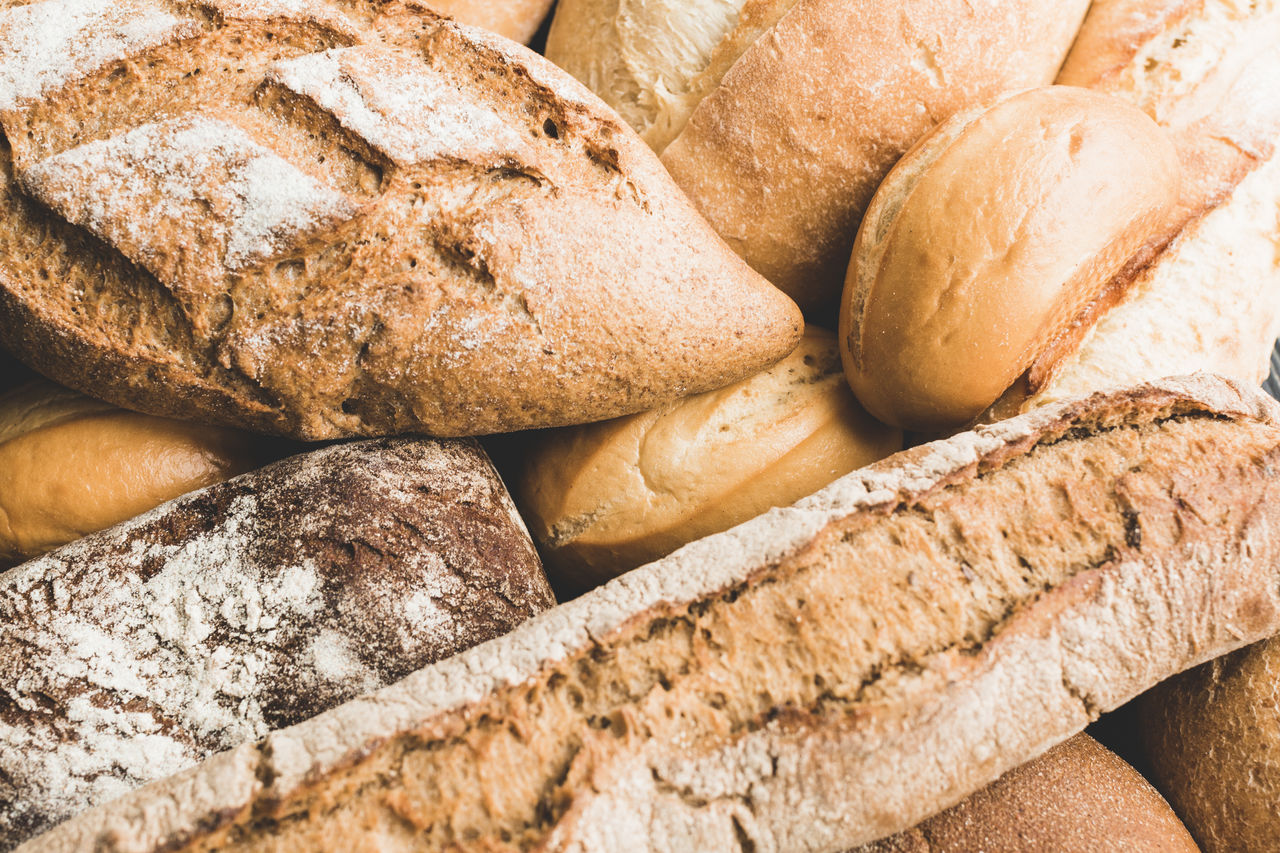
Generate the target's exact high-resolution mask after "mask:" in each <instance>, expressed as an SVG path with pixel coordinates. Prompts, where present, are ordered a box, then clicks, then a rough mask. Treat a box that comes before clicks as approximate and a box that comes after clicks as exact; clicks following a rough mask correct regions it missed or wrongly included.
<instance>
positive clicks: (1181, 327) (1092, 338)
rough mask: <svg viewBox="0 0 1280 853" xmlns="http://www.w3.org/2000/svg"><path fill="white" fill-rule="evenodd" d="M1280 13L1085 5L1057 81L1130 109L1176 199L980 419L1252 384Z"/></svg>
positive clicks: (1271, 308) (1271, 214)
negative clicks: (1161, 131)
mask: <svg viewBox="0 0 1280 853" xmlns="http://www.w3.org/2000/svg"><path fill="white" fill-rule="evenodd" d="M1278 43H1280V3H1276V2H1275V0H1259V2H1250V3H1238V2H1233V0H1205V2H1186V0H1097V2H1095V3H1094V4H1093V6H1092V7H1091V10H1090V12H1089V17H1088V19H1087V21H1086V23H1085V27H1084V30H1083V31H1082V32H1081V35H1080V38H1079V40H1078V41H1077V43H1076V46H1075V47H1074V48H1073V50H1072V52H1071V55H1070V57H1069V58H1068V60H1067V63H1066V66H1065V67H1064V69H1063V71H1062V75H1061V76H1060V78H1059V82H1061V83H1067V84H1070V85H1076V86H1089V87H1091V88H1095V89H1098V90H1100V91H1104V92H1107V93H1109V94H1111V95H1115V96H1117V97H1120V98H1124V99H1126V100H1128V101H1130V102H1132V103H1133V104H1135V105H1137V106H1139V107H1141V108H1142V109H1143V110H1145V111H1146V112H1147V113H1148V114H1150V115H1151V116H1152V117H1153V118H1154V119H1155V120H1156V121H1157V122H1158V123H1159V124H1160V125H1161V126H1163V127H1164V128H1165V129H1166V130H1167V131H1168V132H1169V134H1170V135H1171V137H1172V138H1173V141H1174V144H1175V145H1176V146H1177V148H1178V151H1179V155H1180V158H1181V160H1182V163H1183V181H1182V193H1181V199H1180V202H1179V205H1178V212H1177V215H1176V216H1175V217H1174V218H1173V219H1172V220H1171V227H1170V229H1169V230H1168V232H1167V233H1163V234H1156V235H1153V241H1152V243H1151V244H1150V245H1149V246H1147V247H1146V248H1145V251H1143V252H1140V253H1139V254H1138V256H1137V257H1135V258H1134V259H1132V261H1131V262H1130V263H1129V264H1128V265H1127V267H1126V268H1125V269H1124V270H1122V271H1121V273H1120V274H1119V275H1118V276H1117V277H1116V279H1115V280H1114V281H1113V282H1112V284H1111V285H1110V286H1109V287H1108V290H1107V294H1106V295H1104V297H1103V298H1102V299H1101V300H1099V302H1098V303H1097V311H1096V312H1095V314H1097V315H1100V318H1099V317H1098V316H1092V317H1085V318H1082V322H1081V324H1080V326H1079V328H1077V329H1076V330H1075V332H1076V333H1075V334H1074V335H1068V336H1066V337H1065V338H1064V340H1062V341H1061V342H1060V346H1059V347H1058V348H1057V349H1056V351H1055V350H1051V351H1050V352H1049V353H1048V355H1047V357H1046V358H1045V360H1044V363H1043V364H1040V365H1037V366H1035V367H1033V368H1032V370H1031V371H1030V372H1029V374H1028V376H1027V381H1026V383H1024V384H1023V385H1021V386H1020V387H1018V388H1016V389H1014V391H1013V392H1012V393H1011V394H1010V395H1008V398H1007V399H1006V400H1005V401H1003V402H1002V405H1001V406H1000V407H999V408H998V409H997V410H996V411H995V412H994V414H993V416H995V417H1002V416H1006V415H1008V414H1011V413H1016V412H1017V411H1019V410H1026V409H1028V408H1031V407H1033V406H1037V405H1043V404H1045V403H1049V402H1053V401H1055V400H1061V399H1066V398H1069V397H1074V396H1077V395H1079V394H1082V393H1087V392H1090V391H1095V390H1098V389H1100V388H1105V387H1113V386H1123V385H1129V384H1133V383H1137V382H1143V381H1148V380H1151V379H1153V378H1156V377H1159V376H1165V375H1168V374H1170V373H1190V372H1194V371H1201V370H1205V371H1211V372H1214V373H1219V374H1223V375H1227V376H1232V377H1235V378H1238V379H1240V380H1241V381H1243V382H1248V383H1257V382H1261V381H1262V379H1263V378H1264V377H1265V376H1266V373H1267V360H1268V357H1269V356H1270V353H1271V349H1272V346H1273V344H1274V342H1275V339H1276V337H1277V335H1278V334H1280V264H1277V263H1276V240H1277V234H1280V218H1278V217H1277V213H1276V211H1277V210H1280V162H1277V161H1280V148H1277V144H1276V143H1277V141H1280V51H1277V50H1276V49H1275V46H1276V44H1278Z"/></svg>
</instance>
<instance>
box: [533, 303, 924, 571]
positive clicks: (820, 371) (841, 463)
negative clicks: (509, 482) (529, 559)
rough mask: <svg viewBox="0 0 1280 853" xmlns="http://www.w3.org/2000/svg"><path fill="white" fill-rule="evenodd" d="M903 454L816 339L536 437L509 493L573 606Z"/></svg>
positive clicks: (823, 340) (819, 335)
mask: <svg viewBox="0 0 1280 853" xmlns="http://www.w3.org/2000/svg"><path fill="white" fill-rule="evenodd" d="M901 449H902V433H901V432H900V431H898V430H895V429H891V428H889V427H886V426H884V425H883V424H880V423H878V422H877V421H876V420H875V419H873V418H871V417H869V416H868V415H867V413H866V412H864V411H863V410H862V408H861V407H860V406H859V405H858V403H857V401H856V400H854V399H853V394H852V393H850V391H849V388H848V385H847V384H846V383H845V381H844V373H843V371H842V370H841V367H840V353H839V350H838V349H837V347H836V341H835V336H834V335H832V334H831V333H830V332H827V331H824V330H819V329H817V328H815V327H810V329H809V330H808V332H806V334H805V337H804V339H803V340H801V342H800V346H799V347H798V348H797V349H796V351H795V352H793V353H792V354H791V355H789V356H787V358H785V359H783V360H782V361H781V362H779V363H778V364H776V365H774V366H773V367H771V368H770V369H768V370H766V371H764V372H763V373H760V374H757V375H756V376H753V377H751V378H750V379H745V380H743V381H742V382H739V383H737V384H735V385H731V386H729V387H728V388H723V389H721V390H719V391H709V392H707V393H705V394H701V395H698V396H696V397H690V398H688V399H687V400H682V401H680V402H678V403H672V404H669V405H667V406H664V407H662V408H660V409H656V410H654V411H652V412H645V413H642V414H638V415H631V416H630V417H627V418H620V419H618V420H614V421H608V422H605V423H601V424H590V425H588V426H583V427H571V428H569V429H567V430H561V431H557V432H552V433H548V434H545V435H542V436H538V437H537V438H535V439H533V440H532V441H531V442H530V445H529V446H528V447H527V448H526V449H525V459H524V464H523V465H522V467H521V469H520V473H519V475H518V477H517V478H516V481H515V484H514V485H513V491H514V492H515V497H516V504H517V506H519V507H520V510H521V512H522V513H523V514H524V517H525V519H526V520H527V521H528V522H529V527H530V531H531V532H532V533H533V536H534V539H535V540H536V541H537V542H538V545H539V547H540V549H541V552H542V555H543V558H544V559H545V560H546V564H547V572H548V574H549V575H550V577H551V581H552V583H553V584H554V585H555V587H556V589H557V590H559V591H560V592H561V593H562V595H563V594H574V593H579V592H584V591H586V590H587V589H590V588H591V587H593V586H597V585H599V584H602V583H604V582H605V581H607V580H610V579H612V578H614V577H617V576H618V575H620V574H622V573H623V572H626V571H629V570H631V569H634V568H636V567H637V566H640V565H642V564H644V563H648V562H650V561H652V560H656V559H658V558H659V557H663V556H666V555H667V554H669V553H671V552H672V551H674V550H675V549H676V548H679V547H680V546H681V545H684V544H686V543H689V542H692V541H693V540H695V539H700V538H702V537H703V536H709V535H711V534H712V533H719V532H720V531H722V530H728V529H729V528H730V527H733V526H734V525H735V524H739V523H741V522H743V521H746V520H747V519H750V518H754V517H755V516H757V515H759V514H760V513H762V512H764V511H766V510H768V509H770V508H772V507H775V506H787V505H788V504H792V503H795V502H796V501H797V500H799V499H800V498H803V497H805V496H807V495H810V494H813V493H814V492H816V491H818V489H820V488H822V487H823V486H825V485H827V484H828V483H830V482H831V481H833V480H835V479H837V478H839V477H841V476H843V475H845V474H848V473H849V472H850V471H852V470H854V469H855V468H861V467H862V466H864V465H869V464H870V463H872V462H875V461H876V460H878V459H883V458H884V457H886V456H889V455H890V454H892V453H895V452H896V451H898V450H901Z"/></svg>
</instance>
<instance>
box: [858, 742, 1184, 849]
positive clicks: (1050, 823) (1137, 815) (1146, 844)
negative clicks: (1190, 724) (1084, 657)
mask: <svg viewBox="0 0 1280 853" xmlns="http://www.w3.org/2000/svg"><path fill="white" fill-rule="evenodd" d="M1199 849H1200V848H1199V847H1197V846H1196V843H1195V841H1193V840H1192V838H1191V835H1190V834H1189V833H1188V832H1187V828H1186V827H1185V826H1183V825H1182V822H1181V821H1180V820H1178V816H1177V815H1176V814H1174V813H1173V809H1171V808H1169V804H1168V803H1167V802H1165V800H1164V798H1163V797H1161V796H1160V794H1159V792H1158V791H1156V789H1155V788H1153V787H1151V783H1150V782H1148V781H1147V780H1146V779H1143V778H1142V775H1141V774H1139V773H1138V772H1137V771H1136V770H1134V769H1133V768H1132V767H1130V766H1129V765H1128V764H1126V763H1125V762H1124V761H1122V760H1121V759H1120V758H1119V756H1117V755H1116V754H1115V753H1113V752H1111V751H1110V750H1108V749H1107V748H1105V747H1104V746H1102V745H1101V744H1099V743H1098V742H1097V741H1096V740H1094V739H1093V738H1091V737H1089V736H1088V735H1086V734H1080V735H1076V736H1075V737H1073V738H1071V740H1068V741H1065V742H1063V743H1061V744H1059V745H1058V746H1055V747H1054V748H1053V749H1051V750H1049V751H1048V752H1046V753H1045V754H1044V755H1042V756H1040V757H1039V758H1036V759H1033V760H1032V761H1029V762H1027V763H1026V764H1024V765H1022V766H1021V767H1016V768H1014V769H1013V770H1010V771H1009V772H1008V773H1006V774H1004V775H1003V776H1001V777H1000V778H999V779H998V780H996V781H995V782H993V783H992V784H990V785H988V786H987V787H985V788H983V789H982V790H981V791H978V792H977V793H976V794H974V795H973V796H971V797H969V798H968V799H967V800H965V801H964V802H962V803H960V804H959V805H957V806H955V807H953V808H951V809H948V810H947V811H945V812H943V813H941V814H939V815H935V816H934V817H932V818H930V819H929V820H927V821H925V822H924V823H922V824H920V825H919V826H917V827H913V828H912V829H910V830H908V831H906V832H903V833H899V834H898V835H895V836H893V837H891V838H885V839H882V840H880V841H877V842H873V843H871V844H868V845H865V846H863V847H859V848H857V851H856V853H972V851H979V850H980V851H982V853H1028V851H1035V850H1043V851H1049V850H1063V851H1071V853H1107V852H1108V851H1109V853H1130V851H1132V853H1175V852H1176V853H1198V851H1199ZM850 853H855V851H850Z"/></svg>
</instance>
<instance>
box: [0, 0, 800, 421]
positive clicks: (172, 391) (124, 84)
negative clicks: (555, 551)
mask: <svg viewBox="0 0 1280 853" xmlns="http://www.w3.org/2000/svg"><path fill="white" fill-rule="evenodd" d="M68 9H73V10H74V14H71V13H70V12H69V11H68ZM209 9H212V10H214V13H213V14H210V13H209V11H208V10H209ZM342 9H343V10H346V11H350V12H351V13H352V15H355V14H357V13H359V12H360V10H363V13H362V17H351V16H349V15H347V14H346V11H340V10H339V8H338V7H337V6H336V5H334V4H331V3H328V2H324V0H305V2H289V3H283V2H280V0H210V2H208V3H205V4H200V5H199V6H198V7H197V6H195V5H190V4H187V5H180V6H177V7H173V8H171V7H170V6H168V5H166V4H160V3H154V2H152V0H127V2H126V1H125V0H43V2H35V3H27V4H24V5H21V6H18V7H14V8H8V9H5V10H4V11H0V115H2V117H0V127H2V129H3V133H4V136H5V137H6V138H7V139H8V141H9V146H7V147H3V148H0V345H4V346H8V347H9V348H11V349H12V350H13V351H14V352H16V353H18V354H19V355H21V356H22V358H24V359H25V360H26V361H27V362H28V363H30V364H32V365H33V366H34V367H36V368H37V369H38V370H40V371H41V372H42V373H44V374H46V375H48V376H50V377H51V378H53V379H55V380H57V381H59V382H62V383H63V384H65V385H68V386H71V387H74V388H76V389H78V390H84V391H87V392H90V393H92V394H93V395H94V396H99V397H102V398H104V399H107V400H110V401H112V402H115V403H118V404H121V405H124V406H126V407H128V408H132V409H136V410H140V411H146V412H149V413H152V414H160V415H170V416H176V417H182V418H186V419H191V420H198V421H202V422H214V423H223V424H229V425H233V426H242V427H246V428H250V429H253V430H255V431H260V432H267V433H274V434H280V435H285V436H288V437H295V438H303V439H327V438H335V437H341V436H352V435H376V434H388V433H403V432H428V433H434V434H439V435H458V434H471V433H487V432H496V431H503V430H514V429H523V428H528V427H533V426H559V425H565V424H570V423H581V422H585V421H591V420H600V419H603V418H607V417H615V416H619V415H623V414H628V413H630V412H634V411H639V410H642V409H645V408H651V407H653V406H656V405H659V404H661V403H663V402H666V401H668V400H672V399H676V398H679V397H682V396H686V395H688V394H690V393H694V392H698V391H704V390H708V389H710V388H714V387H720V386H722V385H726V384H729V383H730V382H734V381H737V380H739V379H742V378H744V377H746V376H749V375H751V374H753V373H755V372H757V371H759V370H761V369H763V368H765V367H767V366H768V365H770V364H772V363H774V362H776V361H777V360H779V359H780V358H782V357H783V356H785V355H786V354H787V353H788V352H790V351H791V350H792V349H793V348H794V347H795V345H796V343H797V341H798V340H799V337H800V333H801V320H800V315H799V312H798V311H797V309H796V307H795V305H794V304H793V303H792V302H791V301H790V300H789V299H787V298H786V297H785V296H784V295H783V294H781V293H779V292H778V291H777V290H776V289H774V288H772V287H770V286H769V284H768V283H767V282H766V281H764V280H763V279H761V278H760V277H759V276H757V275H755V274H754V273H752V272H751V271H750V270H749V269H748V268H747V267H746V266H745V265H744V264H743V263H742V262H741V261H740V260H739V259H738V258H737V257H736V256H734V254H733V253H732V252H731V251H729V249H728V248H726V247H725V246H724V244H723V243H722V242H721V241H720V240H719V239H718V238H717V237H716V236H715V234H714V233H713V232H712V231H711V230H710V228H709V227H708V226H707V225H706V223H705V222H703V221H702V220H701V218H700V217H699V216H698V215H697V213H696V212H695V211H694V210H693V208H692V207H691V206H690V205H689V204H688V202H687V201H686V200H685V199H684V197H683V196H682V195H681V194H680V193H679V191H678V190H677V189H676V187H675V185H674V184H673V183H672V182H671V179H670V178H669V176H667V174H666V172H665V171H664V170H663V169H662V166H661V164H660V163H659V162H658V161H657V159H656V158H655V157H654V156H653V154H652V152H651V151H649V150H648V148H647V147H646V146H645V145H644V144H643V143H642V142H641V141H640V140H639V139H637V138H635V136H634V134H632V133H631V131H630V130H629V129H628V128H626V126H625V125H623V124H622V123H621V122H620V121H619V120H618V119H617V117H616V116H614V115H613V114H612V113H611V112H610V111H609V110H608V109H607V108H605V107H604V105H602V104H601V103H600V102H599V100H598V99H596V98H594V97H593V96H591V94H590V93H589V92H587V91H586V90H585V89H584V88H583V87H582V86H580V85H579V84H578V83H577V82H576V81H574V80H573V79H572V78H570V77H569V76H568V75H567V74H565V73H564V72H562V71H560V70H559V69H556V68H555V67H554V66H552V65H551V64H550V63H548V62H547V61H546V60H544V59H543V58H541V57H539V56H537V55H535V54H533V53H532V52H530V51H528V50H526V49H524V48H521V47H520V46H518V45H515V44H513V43H511V42H509V41H507V40H506V39H502V38H501V37H499V36H495V35H492V34H487V33H483V32H481V31H479V30H475V29H471V28H467V27H463V26H461V25H457V24H454V23H452V22H449V21H446V20H443V19H439V18H437V17H436V16H435V15H434V14H432V13H430V12H428V11H426V10H425V8H421V7H420V6H419V5H418V4H407V5H406V4H401V3H377V4H373V3H367V2H361V3H356V4H351V3H343V4H342ZM51 283H52V284H51Z"/></svg>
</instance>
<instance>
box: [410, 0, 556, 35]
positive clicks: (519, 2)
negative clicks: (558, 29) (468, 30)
mask: <svg viewBox="0 0 1280 853" xmlns="http://www.w3.org/2000/svg"><path fill="white" fill-rule="evenodd" d="M553 2H555V0H430V5H431V8H433V9H435V10H436V11H438V12H443V13H444V14H446V15H449V16H451V17H454V18H457V19H458V20H459V21H461V22H462V23H464V24H471V25H472V26H476V27H484V28H485V29H486V30H493V31H494V32H495V33H498V34H500V35H504V36H506V37H507V38H509V39H515V40H516V41H518V42H521V43H526V42H528V41H529V39H531V38H533V34H534V33H535V32H537V31H538V27H539V26H541V24H542V20H543V18H545V17H547V12H549V11H550V10H551V4H552V3H553Z"/></svg>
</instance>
